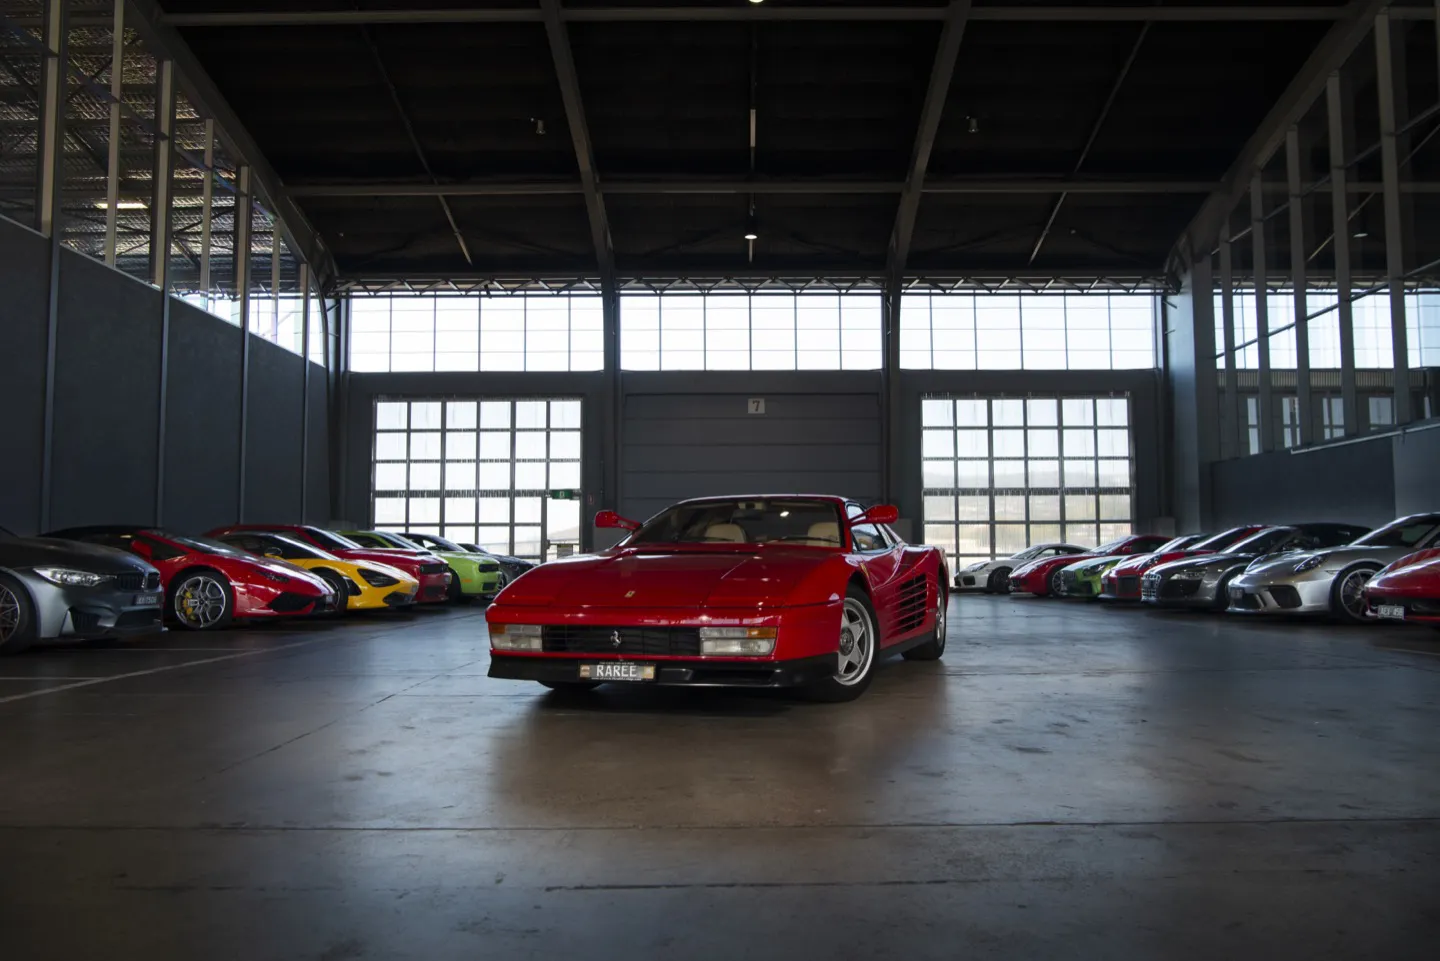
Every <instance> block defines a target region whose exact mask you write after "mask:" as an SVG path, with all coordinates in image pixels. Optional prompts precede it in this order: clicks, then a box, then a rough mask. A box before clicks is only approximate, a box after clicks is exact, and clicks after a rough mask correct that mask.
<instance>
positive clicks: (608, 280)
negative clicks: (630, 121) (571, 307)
mask: <svg viewBox="0 0 1440 961" xmlns="http://www.w3.org/2000/svg"><path fill="white" fill-rule="evenodd" d="M540 12H541V13H542V14H544V17H545V37H546V39H547V40H548V41H549V43H550V58H551V59H552V60H553V61H554V62H555V78H556V79H557V80H558V81H559V83H560V100H561V102H562V103H563V104H564V106H565V119H566V121H567V122H568V123H569V125H570V139H571V141H572V142H573V143H574V145H575V162H576V164H577V165H578V166H579V168H580V189H581V192H582V193H583V194H584V196H585V212H586V214H587V215H588V216H589V218H590V237H591V239H592V240H593V242H594V244H595V258H596V260H597V261H598V262H599V265H600V276H601V278H602V280H603V281H604V282H605V284H606V286H607V287H612V285H613V283H614V278H615V248H614V245H613V244H612V243H611V241H610V221H609V218H607V217H606V216H605V199H604V198H603V197H601V196H600V188H599V185H598V178H597V177H596V175H595V150H594V147H593V146H592V145H591V143H590V127H589V125H588V124H587V123H586V122H585V105H584V103H583V102H582V101H581V99H580V78H579V76H578V75H577V74H576V72H575V54H574V52H573V51H572V49H571V47H570V33H569V31H568V30H567V29H566V27H565V20H564V10H563V9H562V8H561V6H560V0H540Z"/></svg>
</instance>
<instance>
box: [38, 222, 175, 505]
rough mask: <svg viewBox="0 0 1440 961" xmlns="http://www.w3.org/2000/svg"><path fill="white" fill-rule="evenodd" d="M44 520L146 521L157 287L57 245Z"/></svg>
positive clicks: (150, 495)
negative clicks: (50, 461)
mask: <svg viewBox="0 0 1440 961" xmlns="http://www.w3.org/2000/svg"><path fill="white" fill-rule="evenodd" d="M56 344H57V346H56V376H55V441H54V451H55V459H54V469H53V486H52V498H53V499H52V516H51V526H52V527H69V526H72V525H76V524H99V523H107V522H108V523H127V524H128V523H138V524H147V523H153V522H154V519H155V470H156V460H157V456H156V442H157V427H158V423H159V406H160V395H159V388H158V386H157V385H158V384H159V380H160V292H159V291H158V290H156V289H154V288H153V287H150V286H148V285H146V284H142V283H138V282H136V281H135V280H134V279H133V278H130V277H127V276H125V275H124V274H122V273H120V272H119V271H116V270H112V269H111V268H109V267H106V266H105V265H104V264H102V263H100V262H99V261H95V260H91V259H90V258H88V257H85V256H82V255H81V254H77V253H74V252H72V251H69V250H62V251H61V260H60V321H59V335H58V338H57V341H56Z"/></svg>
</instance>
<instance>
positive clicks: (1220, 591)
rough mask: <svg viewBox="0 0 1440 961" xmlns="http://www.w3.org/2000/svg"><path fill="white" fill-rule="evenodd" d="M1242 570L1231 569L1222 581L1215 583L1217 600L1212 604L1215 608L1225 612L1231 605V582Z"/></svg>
mask: <svg viewBox="0 0 1440 961" xmlns="http://www.w3.org/2000/svg"><path fill="white" fill-rule="evenodd" d="M1240 574H1241V572H1240V571H1231V572H1230V573H1229V574H1226V575H1225V576H1224V577H1222V578H1220V583H1219V584H1216V585H1215V600H1214V602H1213V603H1212V604H1211V607H1212V608H1213V609H1214V610H1217V611H1220V612H1222V613H1223V612H1224V611H1225V609H1226V608H1228V607H1229V606H1230V582H1231V581H1233V580H1234V579H1235V578H1237V577H1239V576H1240Z"/></svg>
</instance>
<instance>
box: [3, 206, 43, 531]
mask: <svg viewBox="0 0 1440 961" xmlns="http://www.w3.org/2000/svg"><path fill="white" fill-rule="evenodd" d="M49 246H50V245H49V243H48V242H47V241H46V240H45V238H44V237H42V236H40V235H39V234H37V233H35V232H33V231H30V230H26V229H25V228H24V227H21V226H19V225H18V224H13V223H11V222H10V221H8V220H5V219H3V218H0V292H3V293H0V338H3V340H0V343H3V345H4V349H3V350H0V411H4V412H5V433H6V446H7V447H8V448H9V450H8V451H7V452H6V454H5V456H4V458H3V461H0V526H4V527H8V528H10V529H11V530H14V531H15V532H17V533H21V534H33V533H36V527H37V526H38V525H39V523H40V456H41V445H42V435H43V423H42V421H43V418H44V411H45V403H44V383H43V380H44V372H45V298H46V294H47V292H48V289H49V285H48V284H47V283H46V273H45V268H46V263H47V262H48V260H49V256H48V250H49Z"/></svg>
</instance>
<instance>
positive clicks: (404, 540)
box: [375, 531, 444, 551]
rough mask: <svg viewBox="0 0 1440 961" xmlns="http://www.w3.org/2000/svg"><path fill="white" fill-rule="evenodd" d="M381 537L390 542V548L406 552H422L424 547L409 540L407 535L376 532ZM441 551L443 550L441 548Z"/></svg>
mask: <svg viewBox="0 0 1440 961" xmlns="http://www.w3.org/2000/svg"><path fill="white" fill-rule="evenodd" d="M375 533H377V534H379V535H380V536H381V537H383V538H385V539H386V540H387V541H389V542H390V545H391V546H392V547H396V548H399V549H401V550H407V551H423V550H425V546H424V545H423V544H421V543H419V542H418V541H413V540H411V539H410V535H409V534H392V533H391V532H390V531H376V532H375ZM441 550H444V548H443V547H442V548H441Z"/></svg>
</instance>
